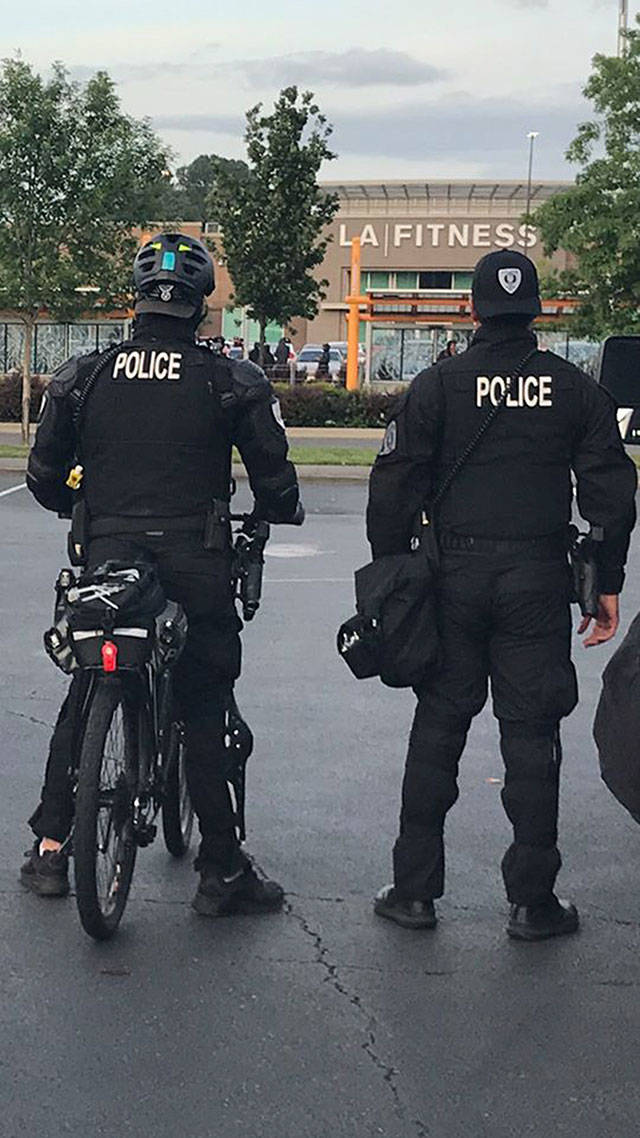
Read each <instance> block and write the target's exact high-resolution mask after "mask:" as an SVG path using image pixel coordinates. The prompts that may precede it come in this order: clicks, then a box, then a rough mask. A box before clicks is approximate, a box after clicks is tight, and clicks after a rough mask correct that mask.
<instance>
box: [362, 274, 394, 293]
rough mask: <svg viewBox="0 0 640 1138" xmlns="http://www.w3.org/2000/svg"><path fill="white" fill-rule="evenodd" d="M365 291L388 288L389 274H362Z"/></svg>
mask: <svg viewBox="0 0 640 1138" xmlns="http://www.w3.org/2000/svg"><path fill="white" fill-rule="evenodd" d="M362 277H363V284H364V287H365V290H367V289H372V290H375V289H379V288H384V289H386V288H389V273H382V272H367V273H363V274H362Z"/></svg>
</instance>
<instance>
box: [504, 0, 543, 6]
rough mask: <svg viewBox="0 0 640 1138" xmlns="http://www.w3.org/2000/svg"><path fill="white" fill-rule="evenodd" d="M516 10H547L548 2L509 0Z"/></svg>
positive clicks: (540, 0) (541, 0) (539, 0)
mask: <svg viewBox="0 0 640 1138" xmlns="http://www.w3.org/2000/svg"><path fill="white" fill-rule="evenodd" d="M511 3H512V4H513V5H514V7H516V8H548V7H549V0H511Z"/></svg>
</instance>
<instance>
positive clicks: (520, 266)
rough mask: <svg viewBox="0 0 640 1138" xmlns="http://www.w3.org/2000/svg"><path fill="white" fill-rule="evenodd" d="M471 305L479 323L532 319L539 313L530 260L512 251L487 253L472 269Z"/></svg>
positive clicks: (532, 267)
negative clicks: (500, 318)
mask: <svg viewBox="0 0 640 1138" xmlns="http://www.w3.org/2000/svg"><path fill="white" fill-rule="evenodd" d="M472 297H473V306H474V308H475V310H476V314H477V315H478V317H479V318H480V320H489V319H491V317H496V316H523V317H527V316H528V317H529V318H530V319H533V317H534V316H539V315H540V313H541V311H542V306H541V304H540V290H539V287H538V274H537V272H536V267H535V265H534V263H533V261H531V260H529V258H528V257H525V255H524V253H518V252H516V251H515V250H512V249H500V250H496V252H495V253H487V255H486V256H485V257H483V258H482V259H481V260H480V261H478V264H477V265H476V267H475V272H474V274H473V285H472Z"/></svg>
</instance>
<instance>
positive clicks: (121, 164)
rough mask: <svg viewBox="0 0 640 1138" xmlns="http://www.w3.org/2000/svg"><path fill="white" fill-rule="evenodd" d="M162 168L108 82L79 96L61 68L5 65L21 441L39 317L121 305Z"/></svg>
mask: <svg viewBox="0 0 640 1138" xmlns="http://www.w3.org/2000/svg"><path fill="white" fill-rule="evenodd" d="M166 166H167V154H166V152H165V151H164V149H163V147H162V145H161V143H160V141H159V140H158V138H157V137H156V136H155V134H154V133H153V131H152V130H151V127H150V126H149V124H148V122H146V121H142V122H140V121H136V120H135V119H132V118H129V117H128V116H127V115H124V114H123V113H122V111H121V109H120V103H119V99H118V96H117V94H116V91H115V87H114V84H113V82H112V80H111V79H110V78H109V76H108V75H107V74H106V73H105V72H98V73H97V74H96V75H95V76H94V77H93V78H92V79H91V80H90V81H89V82H88V83H87V84H86V85H85V86H84V87H81V86H80V85H79V84H76V83H72V82H71V81H70V80H69V78H68V75H67V72H66V71H65V69H64V68H63V67H62V65H61V64H58V63H56V64H54V66H53V69H52V75H51V78H49V79H47V80H45V79H43V78H42V77H41V76H40V75H38V74H37V73H35V72H34V71H33V69H32V68H31V67H30V66H29V65H28V64H27V63H25V62H24V61H23V60H22V59H21V58H16V59H7V60H4V61H3V63H2V64H1V65H0V307H3V308H8V309H9V310H11V311H12V312H14V313H15V314H16V316H17V317H18V318H19V320H20V321H21V322H22V324H23V325H24V329H25V348H24V356H23V369H22V370H23V391H22V435H23V439H24V441H25V442H26V441H28V437H29V404H30V387H31V384H30V377H31V353H32V343H33V328H34V325H35V322H36V319H37V317H38V313H39V312H41V311H42V310H43V309H46V310H47V311H49V312H51V313H52V314H53V315H54V316H55V317H56V318H58V319H65V320H70V319H73V318H75V317H77V316H79V315H80V314H81V313H83V312H86V311H87V310H88V309H89V308H93V309H94V310H95V309H102V310H109V309H110V308H113V307H114V306H119V305H122V304H124V303H126V302H127V301H128V299H129V297H130V277H131V262H132V259H133V254H134V251H135V246H136V241H135V238H134V237H133V235H132V228H133V227H134V226H136V225H144V224H146V222H147V221H148V219H149V218H150V217H152V216H153V212H154V206H155V204H156V202H157V201H158V190H159V187H161V186H162V179H163V176H164V171H165V170H166ZM88 297H91V298H92V302H91V303H89V301H88V299H87V298H88Z"/></svg>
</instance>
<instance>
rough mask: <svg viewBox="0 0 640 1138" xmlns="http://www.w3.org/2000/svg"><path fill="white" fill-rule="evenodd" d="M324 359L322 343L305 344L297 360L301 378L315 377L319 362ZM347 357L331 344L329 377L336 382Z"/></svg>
mask: <svg viewBox="0 0 640 1138" xmlns="http://www.w3.org/2000/svg"><path fill="white" fill-rule="evenodd" d="M321 359H322V345H321V344H305V346H304V348H301V350H300V353H299V355H298V359H297V360H296V374H297V376H298V377H299V378H300V379H315V378H316V373H317V371H318V364H319V363H320V360H321ZM344 364H345V357H344V356H343V355H342V352H341V351H340V350H339V349H338V348H336V347H332V346H331V345H329V375H328V379H329V380H330V381H333V382H334V383H335V382H336V381H337V380H339V379H340V371H341V369H342V368H343V367H344Z"/></svg>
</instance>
